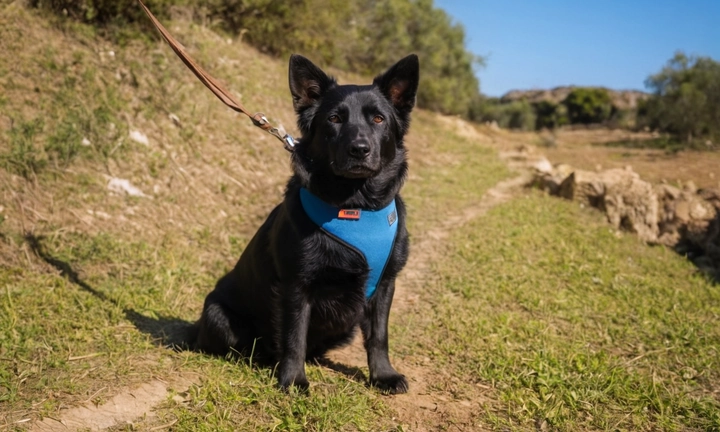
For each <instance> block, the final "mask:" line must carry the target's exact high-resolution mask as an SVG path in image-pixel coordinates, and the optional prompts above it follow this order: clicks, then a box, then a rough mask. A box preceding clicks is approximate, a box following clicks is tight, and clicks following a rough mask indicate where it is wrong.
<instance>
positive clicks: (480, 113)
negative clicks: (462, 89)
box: [471, 98, 537, 131]
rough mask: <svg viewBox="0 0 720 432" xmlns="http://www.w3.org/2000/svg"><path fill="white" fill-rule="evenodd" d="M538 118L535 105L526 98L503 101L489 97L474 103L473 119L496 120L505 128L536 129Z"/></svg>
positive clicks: (480, 120)
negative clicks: (525, 99)
mask: <svg viewBox="0 0 720 432" xmlns="http://www.w3.org/2000/svg"><path fill="white" fill-rule="evenodd" d="M536 118H537V116H536V115H535V110H534V109H533V106H532V105H531V104H530V103H528V102H527V101H524V100H523V101H515V102H509V103H502V102H500V100H499V99H497V98H487V99H481V100H476V101H474V103H473V104H472V110H471V120H474V121H479V122H496V123H497V124H498V126H500V127H501V128H504V129H517V130H524V131H531V130H534V129H535V123H536Z"/></svg>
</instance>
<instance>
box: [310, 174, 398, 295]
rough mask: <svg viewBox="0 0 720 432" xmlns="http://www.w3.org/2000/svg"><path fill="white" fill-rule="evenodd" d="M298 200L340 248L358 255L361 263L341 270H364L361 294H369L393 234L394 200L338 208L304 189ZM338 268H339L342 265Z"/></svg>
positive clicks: (395, 231)
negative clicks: (374, 206)
mask: <svg viewBox="0 0 720 432" xmlns="http://www.w3.org/2000/svg"><path fill="white" fill-rule="evenodd" d="M300 201H301V203H302V207H303V210H304V211H305V213H306V214H307V215H308V217H309V218H310V219H311V220H312V221H313V223H314V224H315V225H316V226H317V227H318V228H319V229H320V230H322V232H323V233H324V234H326V235H327V236H329V237H331V238H332V239H334V240H335V241H337V242H338V243H340V244H341V248H347V249H349V252H350V253H351V254H353V253H354V254H356V255H357V256H360V257H362V261H363V262H362V263H361V265H359V266H358V265H355V266H351V267H350V268H346V269H344V270H345V272H346V273H348V272H349V274H353V273H358V274H359V273H360V272H357V270H358V267H360V269H362V270H364V271H362V272H361V273H367V279H366V281H365V296H366V297H367V298H370V297H372V295H373V294H374V293H375V290H376V288H377V285H378V283H379V282H380V279H381V278H382V274H383V272H384V270H385V266H386V265H387V263H388V260H389V258H390V255H391V253H392V249H393V245H394V243H395V238H396V237H397V229H398V223H397V209H396V207H395V201H394V200H393V201H392V202H391V203H390V204H389V205H388V206H386V207H385V208H383V209H379V210H362V209H340V208H337V207H334V206H331V205H329V204H327V203H325V202H323V201H322V200H320V199H319V198H318V197H316V196H314V195H313V194H312V193H310V192H309V191H308V190H307V189H304V188H303V189H301V190H300ZM341 254H342V253H341ZM331 262H332V260H331ZM348 264H349V263H348ZM327 270H328V271H332V270H331V269H327ZM340 270H341V271H343V269H342V268H341V269H340ZM363 276H364V275H363Z"/></svg>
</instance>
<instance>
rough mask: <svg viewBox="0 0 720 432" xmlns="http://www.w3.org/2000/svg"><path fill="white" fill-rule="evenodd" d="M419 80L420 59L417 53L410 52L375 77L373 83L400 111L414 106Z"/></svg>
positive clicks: (408, 109)
mask: <svg viewBox="0 0 720 432" xmlns="http://www.w3.org/2000/svg"><path fill="white" fill-rule="evenodd" d="M419 81H420V61H419V60H418V56H417V55H415V54H410V55H409V56H407V57H405V58H404V59H402V60H400V61H399V62H397V63H395V65H393V66H392V67H391V68H390V69H388V70H387V72H385V73H384V74H382V75H378V76H377V77H375V80H374V81H373V84H374V85H376V86H377V87H378V88H379V89H380V91H381V92H382V93H383V94H384V95H385V97H386V98H387V99H388V100H389V101H390V103H392V104H393V106H394V107H395V108H397V109H398V110H400V111H410V110H412V108H413V107H414V106H415V97H416V96H417V88H418V83H419Z"/></svg>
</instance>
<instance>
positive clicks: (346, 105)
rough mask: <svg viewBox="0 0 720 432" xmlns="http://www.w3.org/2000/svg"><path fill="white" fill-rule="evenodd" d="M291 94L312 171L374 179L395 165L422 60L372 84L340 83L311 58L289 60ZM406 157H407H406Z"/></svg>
mask: <svg viewBox="0 0 720 432" xmlns="http://www.w3.org/2000/svg"><path fill="white" fill-rule="evenodd" d="M289 75H290V91H291V93H292V96H293V106H294V108H295V112H296V113H297V117H298V127H299V129H300V131H301V132H302V139H301V146H300V147H301V148H299V149H298V151H301V152H302V153H303V157H304V158H305V159H306V160H308V161H311V165H312V167H310V169H309V170H310V171H313V172H317V171H324V173H323V174H324V175H323V177H327V176H328V175H332V176H334V177H336V178H337V177H339V178H344V179H369V178H373V177H375V176H377V175H378V174H380V173H381V172H382V171H383V169H384V167H386V166H388V165H389V164H392V163H393V161H395V159H396V155H397V153H398V151H399V150H402V146H403V143H402V138H403V136H404V135H405V133H406V132H407V130H408V128H409V124H410V112H411V111H412V109H413V107H414V105H415V96H416V93H417V87H418V81H419V62H418V57H417V56H416V55H409V56H407V57H405V58H404V59H402V60H400V61H399V62H397V63H396V64H395V65H394V66H392V67H391V68H390V69H388V70H387V72H385V73H384V74H381V75H378V76H377V77H376V78H375V80H374V81H373V83H372V85H366V86H357V85H338V84H337V82H336V81H335V79H333V78H332V77H330V76H328V75H327V74H325V72H323V71H322V70H320V68H318V67H317V66H315V65H314V64H313V63H312V62H310V60H308V59H306V58H305V57H302V56H299V55H293V56H292V57H290V74H289ZM403 155H404V154H403Z"/></svg>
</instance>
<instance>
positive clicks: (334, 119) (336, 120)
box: [328, 114, 341, 123]
mask: <svg viewBox="0 0 720 432" xmlns="http://www.w3.org/2000/svg"><path fill="white" fill-rule="evenodd" d="M328 121H329V122H330V123H341V120H340V117H339V116H337V115H335V114H333V115H331V116H330V117H328Z"/></svg>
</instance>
